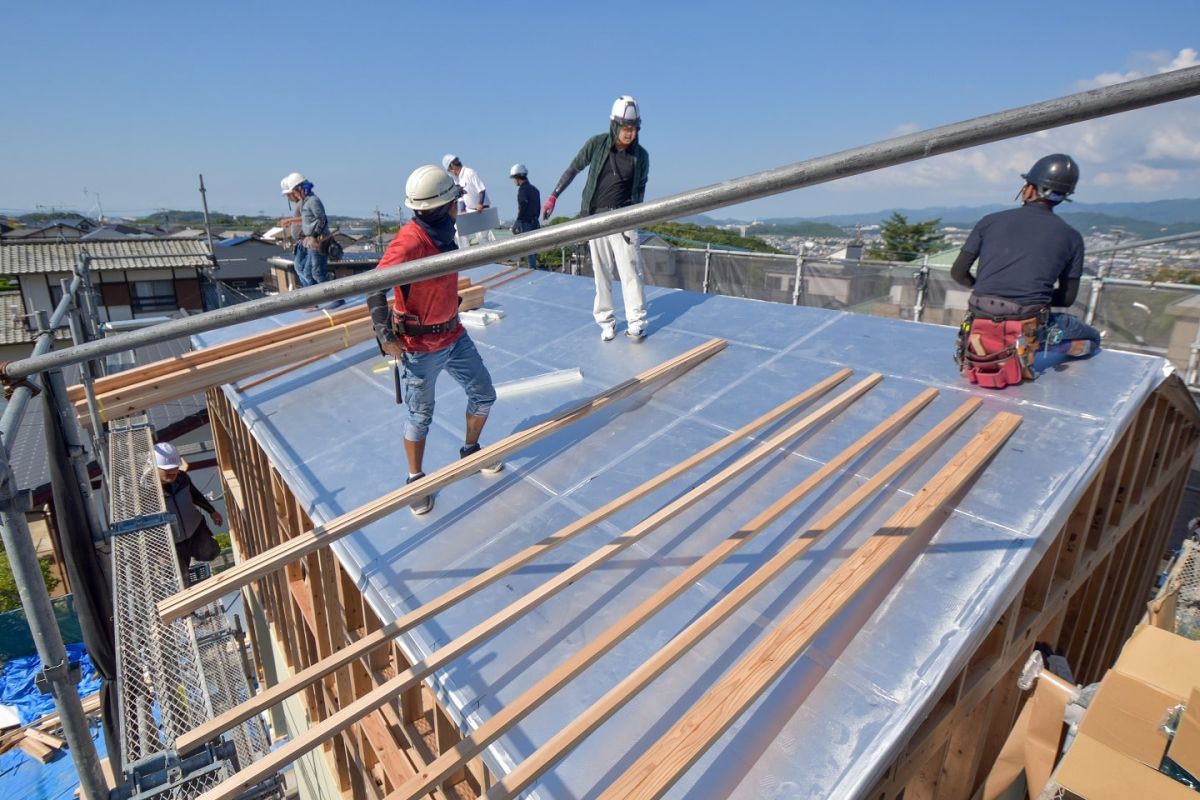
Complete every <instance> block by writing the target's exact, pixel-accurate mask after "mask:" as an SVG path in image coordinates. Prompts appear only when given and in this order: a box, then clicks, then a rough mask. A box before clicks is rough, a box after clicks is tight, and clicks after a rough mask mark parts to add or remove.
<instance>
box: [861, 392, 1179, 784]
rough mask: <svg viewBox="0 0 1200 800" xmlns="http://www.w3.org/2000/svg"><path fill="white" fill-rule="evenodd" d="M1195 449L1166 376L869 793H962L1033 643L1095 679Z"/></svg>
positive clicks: (1140, 595) (989, 759) (1113, 646)
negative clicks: (1056, 652)
mask: <svg viewBox="0 0 1200 800" xmlns="http://www.w3.org/2000/svg"><path fill="white" fill-rule="evenodd" d="M1198 446H1200V411H1197V408H1196V405H1195V402H1194V401H1193V400H1192V398H1191V396H1190V395H1189V394H1188V391H1187V389H1186V387H1185V386H1184V385H1183V382H1182V381H1180V380H1179V379H1178V377H1175V376H1172V377H1170V378H1168V379H1167V380H1166V381H1164V382H1163V384H1162V385H1161V386H1159V388H1158V389H1157V390H1156V391H1155V392H1154V393H1153V394H1152V395H1151V396H1150V397H1149V398H1147V400H1146V401H1145V403H1143V404H1142V407H1141V408H1140V409H1139V410H1138V413H1137V415H1136V416H1135V417H1134V419H1133V421H1132V422H1131V423H1130V424H1129V425H1128V426H1127V427H1126V429H1125V430H1124V432H1123V433H1122V434H1121V436H1120V437H1119V438H1118V439H1117V441H1116V444H1115V445H1114V446H1113V447H1112V449H1111V450H1110V451H1109V453H1108V456H1107V457H1106V458H1105V459H1104V461H1103V463H1102V464H1101V466H1100V469H1099V470H1098V471H1097V473H1096V475H1095V476H1094V477H1093V479H1092V481H1091V482H1090V484H1089V485H1088V487H1087V490H1086V491H1084V493H1083V494H1082V495H1081V497H1080V500H1079V502H1078V503H1077V504H1076V506H1075V508H1074V509H1073V510H1072V512H1071V514H1070V516H1069V517H1068V519H1067V522H1066V524H1065V525H1064V526H1063V527H1062V529H1061V530H1059V531H1058V532H1057V533H1056V534H1055V535H1054V538H1053V541H1052V542H1051V543H1050V547H1049V549H1047V551H1046V553H1045V555H1044V556H1043V557H1042V559H1041V561H1040V562H1039V563H1038V565H1037V567H1035V569H1034V570H1033V572H1032V574H1031V575H1030V576H1029V579H1028V580H1027V581H1026V582H1025V584H1024V585H1023V586H1021V587H1020V588H1019V590H1018V591H1017V593H1016V596H1015V597H1014V598H1013V599H1012V601H1011V602H1010V603H1009V605H1008V607H1007V609H1006V610H1005V611H1004V612H1003V613H1002V614H1001V615H1000V617H999V619H997V620H996V621H995V623H994V624H993V625H992V627H991V630H990V632H989V633H988V634H987V636H986V637H985V638H984V639H983V641H982V642H981V643H980V645H979V647H978V648H977V649H976V650H975V652H974V654H973V655H972V656H971V657H970V659H968V661H967V663H966V665H965V666H964V667H963V668H962V669H961V670H960V671H959V672H958V674H957V675H955V676H954V678H953V679H952V680H951V681H950V682H949V685H948V686H947V687H946V688H945V690H944V691H943V693H942V696H941V699H940V700H939V701H938V703H937V704H936V705H935V706H934V708H933V709H932V711H931V712H930V714H929V715H928V717H926V719H925V721H924V722H923V723H922V724H921V726H920V727H919V728H918V730H917V731H916V732H915V733H914V734H913V736H912V737H911V738H910V739H909V741H908V743H907V744H906V745H905V747H904V748H903V749H902V751H901V753H900V755H899V757H898V758H896V759H895V761H894V762H893V763H892V764H891V766H890V767H889V769H888V770H887V772H886V774H885V775H884V777H883V778H882V779H881V780H880V781H879V782H878V783H877V785H876V786H875V788H874V789H873V790H872V791H871V792H869V793H868V794H867V795H866V796H867V797H868V798H870V799H871V800H899V799H900V798H903V800H962V798H967V797H970V796H971V795H972V793H973V792H974V791H975V790H976V789H977V788H978V786H979V785H980V784H981V783H982V781H983V779H984V778H985V777H986V776H987V773H988V771H989V770H990V769H991V767H992V764H993V763H994V762H995V760H996V756H997V755H998V754H999V752H1000V748H1001V746H1002V745H1003V744H1004V740H1005V738H1006V737H1007V735H1008V732H1009V730H1010V729H1011V728H1012V725H1013V723H1014V721H1015V720H1016V718H1017V713H1018V712H1019V711H1020V709H1021V705H1022V703H1023V701H1024V699H1025V698H1024V697H1023V696H1022V693H1021V692H1020V691H1019V690H1018V689H1017V685H1016V679H1017V675H1018V674H1019V673H1020V671H1021V668H1022V666H1024V663H1025V660H1026V659H1027V658H1028V656H1029V654H1030V652H1031V651H1032V650H1033V646H1034V644H1035V643H1038V642H1045V643H1047V644H1049V645H1050V646H1051V647H1052V648H1054V649H1056V650H1061V651H1063V652H1064V653H1066V654H1067V658H1068V661H1069V663H1070V665H1071V667H1072V669H1074V671H1075V680H1076V682H1079V683H1085V684H1086V683H1090V682H1093V681H1097V680H1099V679H1100V677H1101V676H1102V675H1103V674H1104V672H1105V670H1107V669H1108V667H1109V666H1111V665H1112V663H1113V662H1114V661H1115V660H1116V657H1117V655H1118V654H1119V653H1120V650H1121V646H1122V645H1123V644H1124V642H1125V640H1126V639H1127V638H1128V637H1129V635H1130V634H1131V633H1132V632H1133V629H1134V627H1135V625H1136V624H1137V622H1138V620H1139V619H1140V618H1141V615H1142V612H1143V611H1144V610H1145V601H1146V600H1147V599H1149V595H1150V592H1151V588H1152V583H1153V580H1154V574H1155V571H1156V570H1157V568H1158V564H1159V560H1160V556H1161V555H1162V553H1163V550H1164V549H1165V548H1166V546H1167V540H1168V539H1169V537H1170V534H1171V527H1172V523H1173V522H1174V519H1175V515H1176V513H1177V510H1178V508H1179V503H1180V500H1181V498H1182V495H1183V490H1184V487H1185V486H1186V484H1187V480H1188V474H1189V472H1190V470H1191V464H1192V461H1193V460H1194V459H1195V457H1196V451H1197V447H1198Z"/></svg>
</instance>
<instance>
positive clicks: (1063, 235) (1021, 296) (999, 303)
mask: <svg viewBox="0 0 1200 800" xmlns="http://www.w3.org/2000/svg"><path fill="white" fill-rule="evenodd" d="M1021 177H1022V178H1024V179H1025V185H1024V186H1023V187H1022V188H1021V192H1020V194H1019V195H1018V197H1019V198H1020V200H1021V206H1020V207H1019V208H1014V209H1010V210H1008V211H1000V212H997V213H995V214H988V215H987V216H986V217H984V218H983V219H981V220H980V221H979V222H978V223H977V224H976V225H975V228H974V229H973V230H972V231H971V234H970V236H968V237H967V241H966V243H964V244H963V247H962V252H961V253H959V255H958V259H957V260H956V261H955V262H954V266H953V267H952V268H951V270H950V275H951V277H953V278H954V280H955V281H957V282H958V283H959V284H961V285H963V286H967V287H970V288H971V289H972V290H973V291H972V292H971V298H970V301H969V303H968V307H969V311H968V316H967V320H965V321H964V323H963V336H962V338H961V340H960V348H961V350H962V352H963V353H964V355H965V361H964V366H963V371H964V374H966V375H967V377H968V379H970V380H972V382H979V383H981V385H985V386H991V385H992V384H991V383H989V382H988V381H987V380H981V381H976V374H973V373H971V372H969V369H971V365H972V364H976V365H977V364H985V365H986V364H992V365H993V366H994V365H995V363H996V360H997V358H998V357H1002V356H1004V355H1005V354H1006V353H1008V351H1009V350H1011V351H1012V353H1011V354H1009V355H1016V361H1017V362H1018V363H1019V366H1020V372H1021V373H1022V375H1023V377H1024V378H1026V379H1031V378H1032V377H1033V373H1032V369H1031V367H1032V363H1033V356H1034V354H1035V353H1036V351H1037V350H1038V348H1045V349H1047V350H1049V351H1051V352H1057V353H1062V354H1065V355H1067V356H1070V357H1076V358H1077V357H1082V356H1087V355H1090V354H1092V353H1094V352H1096V351H1097V350H1099V349H1100V333H1099V332H1098V331H1097V330H1096V329H1095V328H1093V327H1092V326H1090V325H1088V324H1086V323H1084V322H1083V321H1082V320H1080V319H1079V318H1077V317H1074V316H1072V315H1070V314H1067V313H1062V312H1051V310H1050V309H1051V307H1052V306H1054V307H1059V308H1064V307H1069V306H1070V305H1071V304H1072V303H1074V302H1075V296H1076V294H1077V293H1078V292H1079V280H1080V277H1081V276H1082V275H1083V237H1082V236H1081V235H1080V234H1079V232H1078V231H1077V230H1075V229H1074V228H1072V227H1071V226H1070V225H1068V224H1067V223H1066V222H1063V220H1062V219H1060V218H1059V217H1057V216H1055V214H1054V207H1055V206H1056V205H1058V204H1059V203H1061V202H1062V201H1064V200H1066V199H1067V197H1068V196H1069V195H1070V194H1071V193H1073V192H1074V191H1075V185H1076V183H1077V182H1078V181H1079V167H1078V165H1076V163H1075V161H1074V160H1073V159H1072V158H1071V157H1070V156H1068V155H1064V154H1061V153H1056V154H1054V155H1049V156H1045V157H1043V158H1041V159H1038V161H1037V163H1036V164H1034V165H1033V167H1032V169H1030V170H1029V172H1027V173H1025V174H1024V175H1022V176H1021ZM976 259H978V260H979V267H978V269H976V271H975V275H974V277H972V275H971V266H972V265H973V264H974V263H975V261H976ZM1006 321H1007V322H1009V323H1023V324H1024V327H1023V328H1021V327H1020V326H1018V327H1013V326H1012V325H1011V324H1010V326H1009V328H1008V330H1009V333H1008V334H1005V333H1003V331H1002V330H1001V329H1000V328H995V327H994V326H995V325H997V324H999V323H1002V322H1006ZM980 322H984V323H985V324H983V325H980V324H979V323H980ZM986 323H991V324H992V326H993V327H989V326H988V325H987V324H986ZM1001 327H1002V326H1001ZM1006 337H1007V339H1012V341H1008V340H1007V339H1006ZM989 340H990V341H989ZM986 371H987V370H986V369H985V373H986ZM1019 382H1020V379H1019V378H1018V379H1017V380H1008V381H1007V383H1019ZM1003 385H1005V383H1004V382H1002V383H1001V385H999V386H994V388H1003Z"/></svg>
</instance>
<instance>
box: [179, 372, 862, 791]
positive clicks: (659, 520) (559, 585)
mask: <svg viewBox="0 0 1200 800" xmlns="http://www.w3.org/2000/svg"><path fill="white" fill-rule="evenodd" d="M880 380H882V376H881V375H879V374H874V375H871V376H868V377H867V378H864V379H863V380H862V381H859V382H858V383H857V384H856V385H855V386H853V387H851V388H850V389H848V390H846V391H845V392H843V393H842V394H840V395H838V396H837V397H835V398H834V399H832V400H830V401H829V402H827V403H825V404H824V405H823V406H821V407H820V408H819V409H817V410H816V411H813V412H812V413H810V414H808V415H806V416H805V417H804V418H802V419H801V420H799V421H798V422H795V423H793V424H792V425H790V426H788V427H787V428H786V429H785V430H783V431H781V432H780V433H778V434H776V435H775V436H773V437H771V438H770V439H768V440H767V441H766V442H764V443H762V444H760V445H758V446H757V447H755V448H754V449H753V450H751V451H750V452H749V453H748V454H746V455H744V456H742V457H741V458H739V459H737V460H736V461H734V462H733V463H732V464H730V465H729V466H727V467H725V468H724V469H722V470H721V471H720V472H718V473H717V474H716V475H714V476H712V477H711V478H709V479H707V480H705V481H704V482H702V483H701V484H699V485H698V486H696V487H695V488H693V489H691V490H690V491H688V492H686V493H685V494H683V495H681V496H680V497H678V498H676V499H675V500H673V501H671V502H670V503H668V504H667V505H666V506H663V507H662V508H660V509H659V510H658V511H656V512H654V513H653V514H651V515H650V516H649V517H647V518H645V519H644V520H642V521H641V522H640V523H638V524H637V525H635V526H634V527H633V528H630V529H629V530H628V531H626V532H625V533H623V534H621V535H620V536H618V537H617V538H616V539H614V540H613V541H611V542H609V543H608V544H606V545H603V546H601V547H600V548H599V549H597V550H595V551H593V552H592V553H591V555H589V556H587V557H585V558H583V559H582V560H580V561H578V562H576V563H575V565H574V566H572V567H570V568H569V569H567V570H565V571H563V572H561V573H559V574H558V575H556V576H555V577H554V578H552V579H550V580H549V581H547V582H545V583H543V584H542V585H541V586H539V587H538V588H537V589H535V590H533V591H530V592H527V593H526V594H525V595H523V596H522V597H521V599H519V600H517V601H514V602H513V603H511V604H509V605H508V606H507V607H505V608H504V609H501V610H500V611H498V612H497V613H495V614H493V615H492V616H491V617H489V618H488V619H486V620H484V621H483V622H481V623H479V624H478V625H476V626H475V627H473V628H471V629H470V630H469V631H467V632H466V633H464V634H462V635H461V636H459V637H458V638H456V639H454V640H453V641H451V642H449V643H448V644H446V645H443V646H442V647H440V648H439V649H438V650H436V651H434V652H433V653H431V654H430V655H428V656H427V657H426V658H424V659H423V660H422V661H421V662H419V663H418V664H414V665H413V666H412V667H410V668H409V669H407V670H405V671H404V672H402V673H400V674H399V675H397V676H396V677H395V678H393V679H391V680H390V681H388V683H386V684H384V685H383V686H381V687H380V688H379V689H377V690H375V691H374V692H372V693H370V694H368V695H365V696H363V697H360V698H359V699H358V700H356V701H355V702H354V703H353V704H351V705H350V706H348V707H347V708H345V709H343V710H342V711H341V712H339V713H338V714H336V715H334V716H331V717H329V718H328V719H325V720H323V721H322V722H321V723H320V724H319V725H316V726H314V727H312V728H310V729H309V730H308V731H307V732H305V734H304V735H303V736H299V737H297V738H295V739H293V740H292V741H291V742H289V743H288V744H286V745H284V746H283V747H281V748H279V749H278V750H276V751H274V752H272V753H271V754H270V755H268V756H267V757H265V758H263V759H261V760H259V761H258V762H256V763H255V764H253V765H252V766H251V767H249V768H246V769H243V770H242V771H240V772H238V773H237V774H236V775H234V776H233V777H232V778H229V779H227V780H226V781H225V782H224V783H223V784H221V786H220V787H219V788H217V789H213V790H210V791H209V792H207V793H205V794H204V795H202V796H201V798H200V800H228V798H231V797H234V796H236V795H237V794H238V792H240V791H242V790H244V789H246V788H248V787H250V786H253V785H255V784H256V783H258V782H260V781H261V780H263V779H264V778H265V777H267V776H268V775H271V774H273V773H275V772H276V771H278V770H279V769H281V768H282V767H283V766H285V765H287V764H290V763H291V762H292V761H294V760H295V759H297V758H299V757H300V756H302V755H304V754H305V753H307V752H308V751H309V750H311V749H313V748H314V747H318V746H320V745H321V743H323V742H324V741H326V740H328V739H329V738H331V737H333V736H336V735H337V734H338V733H340V732H341V731H343V730H345V729H346V728H348V727H349V726H351V725H353V724H354V723H355V722H357V721H358V720H359V719H360V718H361V717H363V716H364V715H366V714H369V713H370V712H371V711H373V710H374V709H376V708H378V707H379V706H380V705H382V704H383V703H385V702H388V701H390V700H391V699H392V698H393V697H395V696H397V695H399V694H400V693H401V692H403V691H405V690H406V689H409V688H411V687H413V686H416V685H418V684H419V683H420V682H421V681H422V680H423V679H424V678H426V677H427V676H429V675H431V674H433V673H434V672H435V671H437V670H438V669H441V668H442V667H444V666H445V665H446V664H448V663H450V662H451V661H453V660H454V659H456V658H458V657H459V656H461V655H462V654H464V653H466V652H469V651H470V650H472V649H474V648H475V647H477V646H478V645H479V644H480V643H482V642H484V641H486V640H488V639H489V638H491V637H492V636H493V635H495V633H496V632H497V631H499V630H502V629H503V628H505V627H507V626H508V625H509V624H511V623H512V621H513V620H514V619H516V618H518V617H519V616H521V615H523V614H525V613H526V612H528V611H529V610H530V609H532V608H534V607H536V606H537V605H538V604H540V603H541V602H542V601H544V600H546V599H548V598H550V597H552V596H554V595H555V594H557V593H558V592H560V591H562V590H563V589H565V588H567V587H568V586H570V585H571V584H573V583H575V582H576V581H578V580H579V579H580V578H581V577H582V576H583V575H586V574H587V573H588V572H590V571H592V570H593V569H595V568H596V567H598V566H600V565H601V564H603V563H605V562H607V561H608V560H609V559H611V558H613V557H614V556H616V555H618V554H619V553H621V552H624V551H625V549H627V548H628V547H630V546H632V545H634V544H636V543H637V542H639V541H641V540H642V539H644V538H645V537H646V536H648V535H649V534H650V533H652V532H653V531H655V530H657V529H658V528H659V527H660V526H661V525H662V524H663V523H665V522H666V521H668V520H670V519H673V518H674V517H675V516H676V515H678V514H679V513H681V512H683V511H686V510H687V509H688V508H690V507H691V506H693V505H694V504H696V503H697V502H699V501H700V500H702V499H704V498H705V497H707V496H708V495H709V494H711V493H712V492H714V491H717V490H719V489H720V488H721V487H722V486H723V485H724V484H726V483H727V482H729V481H730V480H733V479H736V478H738V477H740V476H741V474H742V473H743V472H744V471H745V470H746V469H748V468H751V467H753V466H754V465H755V464H757V463H758V462H760V461H761V460H763V459H764V458H766V457H767V456H769V455H771V454H773V453H774V452H775V451H776V450H777V449H778V448H779V447H780V446H782V445H784V444H786V443H788V442H790V441H791V440H792V439H795V438H796V437H798V436H799V435H800V434H801V433H803V432H805V431H807V430H809V429H811V428H814V427H816V426H817V425H818V424H820V423H822V422H824V421H825V420H826V419H828V418H829V417H831V416H833V415H835V414H837V413H839V412H840V411H842V410H844V409H845V408H846V407H847V406H849V405H850V404H851V403H852V402H853V401H854V400H855V399H857V398H858V397H859V396H860V395H862V394H863V393H864V392H866V391H867V390H868V389H870V388H872V387H873V386H875V385H876V384H877V383H878V382H879V381H880ZM210 580H211V579H210Z"/></svg>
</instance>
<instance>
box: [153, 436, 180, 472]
mask: <svg viewBox="0 0 1200 800" xmlns="http://www.w3.org/2000/svg"><path fill="white" fill-rule="evenodd" d="M154 465H155V466H156V467H158V468H159V469H179V468H180V467H181V466H183V457H182V456H181V455H179V451H178V450H176V449H175V445H173V444H168V443H166V442H159V443H158V444H156V445H154Z"/></svg>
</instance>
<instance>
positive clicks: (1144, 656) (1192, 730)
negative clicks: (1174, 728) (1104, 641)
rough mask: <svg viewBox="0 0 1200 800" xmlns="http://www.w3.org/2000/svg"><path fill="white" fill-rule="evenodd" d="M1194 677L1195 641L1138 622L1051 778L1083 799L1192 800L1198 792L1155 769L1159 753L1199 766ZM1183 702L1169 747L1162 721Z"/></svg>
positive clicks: (1198, 657)
mask: <svg viewBox="0 0 1200 800" xmlns="http://www.w3.org/2000/svg"><path fill="white" fill-rule="evenodd" d="M1197 683H1200V642H1194V641H1191V640H1190V639H1185V638H1183V637H1181V636H1176V635H1175V634H1173V633H1168V632H1167V631H1164V630H1162V629H1160V628H1155V627H1152V626H1148V625H1143V626H1140V627H1139V628H1138V629H1137V630H1136V631H1134V634H1133V636H1131V637H1130V638H1129V641H1128V642H1126V643H1125V647H1124V649H1123V650H1122V651H1121V656H1120V658H1118V659H1117V663H1116V665H1115V666H1114V667H1113V668H1112V669H1111V670H1110V671H1109V673H1108V674H1107V675H1106V676H1105V677H1104V681H1103V683H1102V684H1101V686H1100V689H1099V691H1098V692H1097V693H1096V696H1095V697H1094V698H1093V699H1092V703H1091V705H1090V706H1089V707H1088V710H1087V714H1086V715H1085V716H1084V718H1083V722H1082V723H1080V725H1079V731H1078V734H1077V736H1076V738H1075V741H1074V743H1073V744H1072V745H1071V749H1070V750H1068V751H1067V754H1066V755H1065V756H1064V757H1063V759H1062V761H1061V762H1060V763H1059V766H1058V770H1057V772H1056V774H1055V782H1056V783H1057V784H1058V785H1059V786H1061V787H1063V788H1064V789H1067V790H1068V791H1070V792H1072V793H1073V794H1074V795H1076V796H1078V797H1082V798H1085V799H1086V800H1109V798H1130V797H1135V798H1136V797H1144V798H1151V797H1153V798H1156V799H1157V798H1161V799H1162V800H1175V799H1176V798H1178V800H1197V798H1198V793H1197V792H1195V791H1193V790H1192V789H1189V788H1188V787H1186V786H1184V785H1183V784H1181V783H1179V782H1178V781H1175V780H1173V779H1172V778H1169V777H1167V776H1166V775H1163V774H1162V773H1161V772H1159V771H1158V767H1159V765H1160V764H1161V763H1162V758H1163V755H1164V754H1169V755H1170V756H1171V758H1172V759H1174V760H1175V761H1176V763H1177V764H1179V765H1180V766H1181V767H1183V768H1184V769H1186V770H1188V771H1189V772H1190V771H1192V767H1194V766H1200V691H1198V690H1197V688H1196V684H1197ZM1189 698H1190V699H1189ZM1185 701H1187V702H1188V709H1187V712H1186V713H1185V714H1184V715H1183V719H1182V720H1181V721H1180V726H1179V731H1180V732H1179V734H1177V735H1176V737H1175V740H1174V741H1173V742H1171V743H1170V744H1171V748H1170V750H1169V751H1168V748H1167V745H1168V740H1167V735H1166V734H1165V733H1164V732H1163V731H1162V729H1161V726H1162V723H1163V722H1164V721H1165V719H1166V716H1167V713H1168V711H1169V710H1170V709H1171V708H1172V707H1174V706H1176V705H1179V704H1181V703H1184V702H1185ZM1176 756H1178V758H1177V757H1176ZM1180 758H1182V759H1183V760H1182V761H1181V760H1179V759H1180ZM1189 765H1191V766H1189Z"/></svg>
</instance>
